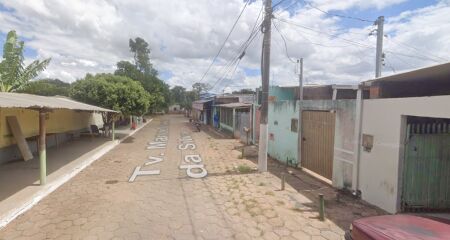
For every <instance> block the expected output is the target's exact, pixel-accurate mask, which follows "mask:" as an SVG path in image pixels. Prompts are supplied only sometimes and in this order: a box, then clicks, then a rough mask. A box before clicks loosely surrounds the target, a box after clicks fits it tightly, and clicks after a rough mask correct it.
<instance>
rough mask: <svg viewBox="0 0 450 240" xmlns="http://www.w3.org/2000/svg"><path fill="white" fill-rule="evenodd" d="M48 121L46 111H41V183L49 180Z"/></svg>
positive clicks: (43, 183)
mask: <svg viewBox="0 0 450 240" xmlns="http://www.w3.org/2000/svg"><path fill="white" fill-rule="evenodd" d="M45 128H46V123H45V112H44V111H42V110H41V111H39V169H40V184H41V185H45V184H46V182H47V153H46V143H45V141H46V139H45V134H46V129H45Z"/></svg>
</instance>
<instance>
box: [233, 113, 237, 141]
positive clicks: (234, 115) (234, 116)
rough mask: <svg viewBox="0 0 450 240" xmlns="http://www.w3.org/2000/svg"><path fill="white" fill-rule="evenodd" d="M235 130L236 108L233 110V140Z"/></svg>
mask: <svg viewBox="0 0 450 240" xmlns="http://www.w3.org/2000/svg"><path fill="white" fill-rule="evenodd" d="M235 128H236V108H233V138H234V137H235V136H234V131H235Z"/></svg>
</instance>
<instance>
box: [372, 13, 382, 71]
mask: <svg viewBox="0 0 450 240" xmlns="http://www.w3.org/2000/svg"><path fill="white" fill-rule="evenodd" d="M374 25H377V54H376V57H375V77H376V78H378V77H381V68H382V66H383V58H384V54H383V35H384V33H383V26H384V17H383V16H380V17H378V19H377V20H376V21H375V23H374Z"/></svg>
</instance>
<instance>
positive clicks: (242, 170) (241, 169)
mask: <svg viewBox="0 0 450 240" xmlns="http://www.w3.org/2000/svg"><path fill="white" fill-rule="evenodd" d="M238 171H239V172H240V173H250V172H252V171H253V169H252V168H251V167H249V166H247V165H245V164H241V165H239V166H238Z"/></svg>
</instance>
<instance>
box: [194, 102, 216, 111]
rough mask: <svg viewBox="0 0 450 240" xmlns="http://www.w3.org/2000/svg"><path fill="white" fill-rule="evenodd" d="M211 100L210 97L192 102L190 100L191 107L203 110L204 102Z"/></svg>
mask: <svg viewBox="0 0 450 240" xmlns="http://www.w3.org/2000/svg"><path fill="white" fill-rule="evenodd" d="M212 101H213V100H212V99H208V100H197V101H194V102H192V108H193V109H196V110H200V111H203V110H205V103H208V102H212Z"/></svg>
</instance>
